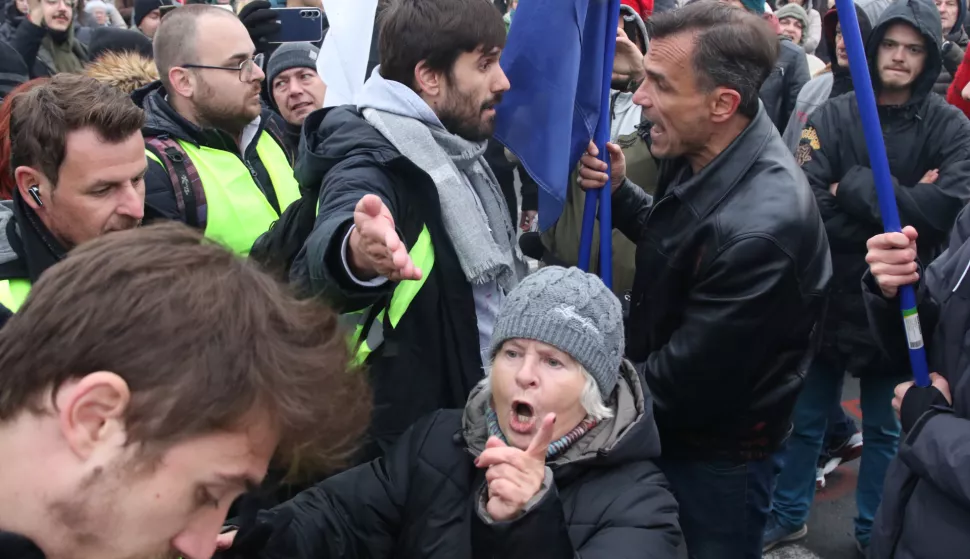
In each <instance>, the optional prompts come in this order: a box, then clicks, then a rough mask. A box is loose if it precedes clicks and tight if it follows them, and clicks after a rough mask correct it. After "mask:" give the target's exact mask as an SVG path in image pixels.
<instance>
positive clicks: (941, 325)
mask: <svg viewBox="0 0 970 559" xmlns="http://www.w3.org/2000/svg"><path fill="white" fill-rule="evenodd" d="M920 241H922V237H921V238H920ZM968 269H970V212H968V211H967V210H964V211H963V212H962V213H961V214H960V217H959V219H958V220H957V224H956V227H954V229H953V233H952V234H951V235H950V241H949V246H948V247H947V250H946V252H944V253H943V254H942V255H941V256H940V257H939V258H937V259H936V261H934V262H933V263H932V264H930V266H929V268H928V269H927V270H926V273H925V274H921V277H922V278H923V280H922V281H921V282H920V285H919V286H918V291H917V293H918V300H919V315H920V316H919V317H920V322H921V323H922V326H923V334H924V340H925V343H926V349H927V356H928V358H929V364H930V370H931V371H939V373H940V374H941V375H943V376H944V377H945V378H946V379H947V382H948V383H949V385H950V393H951V395H952V397H953V406H952V407H949V406H941V407H934V408H930V409H926V410H924V411H925V413H924V414H923V415H922V417H921V418H920V419H919V421H917V422H916V424H915V426H914V427H913V428H912V429H910V431H909V433H908V435H907V437H906V439H905V440H904V441H902V442H901V443H900V445H899V454H898V455H897V457H896V458H895V459H894V460H893V462H892V464H891V465H890V467H889V471H888V473H887V474H886V483H885V489H884V494H883V500H882V506H881V507H880V509H879V513H878V515H877V517H876V521H875V524H874V526H873V529H872V543H871V546H872V547H871V548H870V555H869V557H870V559H890V558H894V559H950V558H952V557H964V556H966V555H967V550H968V549H970V531H968V530H967V527H968V526H970V348H968V347H967V341H966V339H967V338H966V334H967V325H968V324H970V277H967V276H965V275H964V274H966V273H967V270H968ZM863 284H864V289H865V297H866V310H868V311H869V317H870V324H871V325H872V327H873V331H874V333H875V334H876V336H877V339H878V340H879V342H880V347H881V348H882V349H883V350H884V351H886V352H887V353H888V355H889V356H890V357H891V358H893V359H895V360H899V361H900V362H904V363H905V362H908V359H909V357H908V355H907V348H908V345H907V342H906V338H905V334H904V332H903V328H902V321H901V319H900V315H899V302H898V300H896V299H893V300H886V299H884V298H883V297H882V294H881V292H880V291H879V289H878V287H877V286H876V285H875V283H874V281H873V279H872V276H871V275H870V274H868V273H867V274H866V279H865V281H864V282H863ZM909 397H910V394H909V393H907V395H906V399H904V401H903V406H904V409H905V407H906V406H907V405H908V404H909V402H908V401H907V400H908V399H909Z"/></svg>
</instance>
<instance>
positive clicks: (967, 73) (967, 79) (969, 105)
mask: <svg viewBox="0 0 970 559" xmlns="http://www.w3.org/2000/svg"><path fill="white" fill-rule="evenodd" d="M967 83H970V48H968V49H967V52H966V54H964V55H963V62H961V63H960V67H959V68H957V73H956V75H955V76H953V81H952V82H950V89H948V90H947V92H946V100H947V102H948V103H950V104H951V105H953V106H954V107H957V108H958V109H960V110H961V111H963V114H965V115H967V117H970V102H968V101H964V100H963V95H962V93H963V88H964V87H966V86H967Z"/></svg>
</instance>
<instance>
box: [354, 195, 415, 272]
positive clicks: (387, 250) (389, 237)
mask: <svg viewBox="0 0 970 559" xmlns="http://www.w3.org/2000/svg"><path fill="white" fill-rule="evenodd" d="M354 226H355V227H354V231H353V232H352V233H351V234H350V243H349V247H348V249H349V250H348V252H349V254H348V261H349V263H350V267H351V269H352V271H353V272H354V275H355V276H357V277H358V278H360V279H363V280H369V279H373V278H375V277H377V276H384V277H386V278H387V279H389V280H391V281H401V280H419V279H421V270H420V269H419V268H417V267H416V266H415V265H414V262H412V261H411V256H410V255H408V248H407V246H405V245H404V243H403V242H401V238H400V237H398V235H397V230H396V229H395V228H394V218H393V217H392V216H391V211H390V210H388V209H387V206H385V205H384V202H383V201H381V199H380V198H379V197H377V196H375V195H373V194H368V195H367V196H364V197H363V198H361V199H360V202H357V207H356V208H354Z"/></svg>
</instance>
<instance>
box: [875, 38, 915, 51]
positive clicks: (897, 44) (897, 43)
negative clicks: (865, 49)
mask: <svg viewBox="0 0 970 559" xmlns="http://www.w3.org/2000/svg"><path fill="white" fill-rule="evenodd" d="M882 41H883V42H884V43H891V44H893V45H895V46H904V47H906V48H913V47H916V48H919V49H921V48H925V47H924V46H923V44H922V43H904V42H902V41H897V40H896V39H890V38H889V37H883V38H882Z"/></svg>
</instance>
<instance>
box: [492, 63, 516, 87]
mask: <svg viewBox="0 0 970 559" xmlns="http://www.w3.org/2000/svg"><path fill="white" fill-rule="evenodd" d="M496 67H497V68H498V73H499V79H498V81H497V82H496V87H497V89H495V90H494V91H495V93H505V92H506V91H508V90H509V89H511V88H512V84H511V83H509V77H508V76H506V75H505V70H502V67H501V66H498V65H497V64H496Z"/></svg>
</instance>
